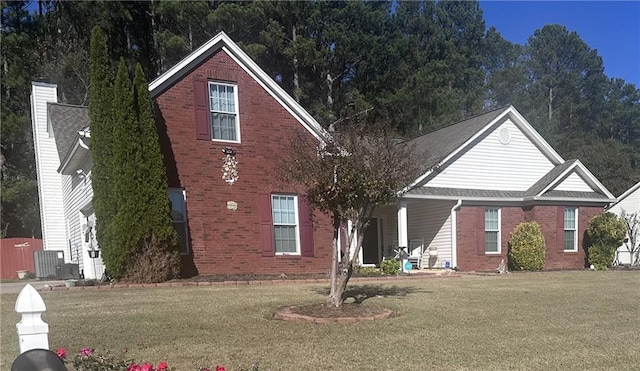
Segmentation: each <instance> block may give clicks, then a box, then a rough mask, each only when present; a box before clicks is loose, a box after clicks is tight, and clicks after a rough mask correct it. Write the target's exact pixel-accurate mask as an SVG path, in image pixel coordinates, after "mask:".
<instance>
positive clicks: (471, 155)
mask: <svg viewBox="0 0 640 371" xmlns="http://www.w3.org/2000/svg"><path fill="white" fill-rule="evenodd" d="M502 128H506V129H507V130H509V133H510V137H511V138H510V140H509V142H508V143H507V144H503V143H502V142H501V141H500V131H501V129H502ZM553 166H554V165H553V164H552V163H551V161H550V160H549V159H548V158H547V157H545V156H544V155H543V154H542V152H540V150H539V149H538V148H537V147H536V146H535V145H534V144H533V143H532V142H531V141H530V140H529V139H528V138H527V137H526V136H525V135H524V133H523V132H522V131H521V130H520V129H519V128H518V127H517V126H516V125H514V124H513V123H512V122H511V121H510V120H507V121H505V122H504V123H503V124H502V125H500V126H499V127H497V128H496V129H494V130H493V131H492V132H491V133H489V134H488V135H487V136H486V137H485V138H484V139H482V140H481V141H480V142H479V143H478V144H476V145H475V146H473V147H472V148H471V149H469V151H467V152H466V153H465V154H463V155H462V156H461V157H460V158H458V159H457V160H455V161H454V162H453V163H452V164H450V165H449V166H447V167H445V168H444V169H443V170H442V172H441V173H440V174H438V175H436V176H435V177H434V178H433V179H432V180H430V181H429V182H427V183H426V184H425V186H428V187H444V188H469V189H490V190H513V191H526V190H527V189H528V188H529V187H531V186H532V185H533V184H534V183H535V182H536V181H538V180H539V179H540V178H541V177H542V176H543V175H545V174H546V173H547V172H548V171H549V170H551V169H552V168H553Z"/></svg>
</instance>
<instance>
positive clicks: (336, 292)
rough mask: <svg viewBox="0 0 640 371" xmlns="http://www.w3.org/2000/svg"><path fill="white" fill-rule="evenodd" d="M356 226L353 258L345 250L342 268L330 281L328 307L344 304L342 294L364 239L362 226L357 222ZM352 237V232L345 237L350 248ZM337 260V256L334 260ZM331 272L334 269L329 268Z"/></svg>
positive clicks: (335, 239)
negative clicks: (356, 232)
mask: <svg viewBox="0 0 640 371" xmlns="http://www.w3.org/2000/svg"><path fill="white" fill-rule="evenodd" d="M356 225H358V227H357V228H354V229H357V230H358V242H357V244H356V248H355V250H354V251H353V257H352V256H351V252H350V251H349V249H347V251H346V252H345V254H344V258H343V259H342V262H343V268H342V270H341V271H340V272H339V274H338V273H336V275H335V276H333V275H332V277H331V278H332V279H331V293H330V294H329V297H328V298H327V302H328V304H329V305H332V306H334V307H339V306H341V305H342V304H343V303H344V300H345V299H346V298H345V296H344V293H345V291H346V289H347V284H348V283H349V279H350V278H351V275H353V267H354V264H355V262H356V261H357V257H358V255H359V254H360V248H361V247H362V240H363V238H364V233H363V232H364V228H363V226H362V225H360V223H359V222H356ZM339 227H340V225H339V224H338V227H337V228H336V232H337V233H340V229H339ZM365 228H366V226H365ZM353 236H354V231H353V230H351V231H349V232H348V237H347V246H351V242H352V240H353ZM334 241H337V235H336V236H335V238H334ZM334 246H337V243H334ZM336 252H337V248H336ZM335 259H337V256H336V258H335ZM331 269H332V271H333V270H334V269H337V268H334V267H332V268H331Z"/></svg>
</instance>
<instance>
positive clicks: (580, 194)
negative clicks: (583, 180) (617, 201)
mask: <svg viewBox="0 0 640 371" xmlns="http://www.w3.org/2000/svg"><path fill="white" fill-rule="evenodd" d="M540 197H541V198H545V197H561V198H588V199H594V198H595V199H603V200H608V199H609V197H607V196H605V195H603V194H600V193H596V192H580V191H555V190H554V191H549V192H546V193H545V194H543V195H542V196H540Z"/></svg>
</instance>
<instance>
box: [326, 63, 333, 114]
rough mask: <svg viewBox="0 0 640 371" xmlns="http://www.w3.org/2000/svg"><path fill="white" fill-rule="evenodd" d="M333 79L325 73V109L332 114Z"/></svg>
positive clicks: (329, 74)
mask: <svg viewBox="0 0 640 371" xmlns="http://www.w3.org/2000/svg"><path fill="white" fill-rule="evenodd" d="M334 80H335V77H331V73H329V72H327V78H326V82H327V108H328V109H329V111H331V112H333V81H334Z"/></svg>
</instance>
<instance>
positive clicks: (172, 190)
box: [167, 188, 190, 255]
mask: <svg viewBox="0 0 640 371" xmlns="http://www.w3.org/2000/svg"><path fill="white" fill-rule="evenodd" d="M168 191H169V194H171V193H181V194H182V201H183V202H182V215H183V218H184V221H176V220H174V219H173V203H171V213H172V216H171V224H172V225H173V227H174V229H176V233H178V226H177V225H179V224H183V226H182V227H180V228H184V231H183V233H184V236H185V241H184V242H185V243H184V246H183V244H182V242H183V241H182V240H181V241H180V255H189V251H190V249H189V248H190V246H189V218H188V216H187V192H186V191H185V190H184V189H182V188H169V190H168ZM167 196H169V195H167ZM169 200H171V196H169ZM178 239H180V234H179V233H178Z"/></svg>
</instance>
